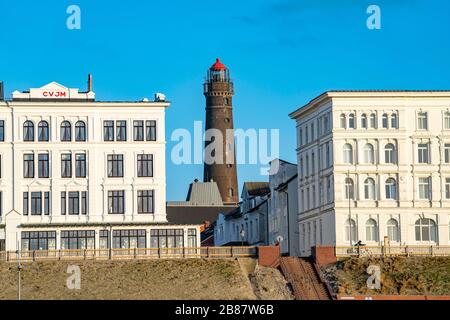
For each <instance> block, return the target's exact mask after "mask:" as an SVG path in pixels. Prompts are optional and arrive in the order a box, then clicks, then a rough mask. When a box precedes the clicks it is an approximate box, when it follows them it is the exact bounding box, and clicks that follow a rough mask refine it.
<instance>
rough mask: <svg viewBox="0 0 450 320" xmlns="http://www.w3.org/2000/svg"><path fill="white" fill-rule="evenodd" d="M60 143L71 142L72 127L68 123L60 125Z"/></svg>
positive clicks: (64, 122)
mask: <svg viewBox="0 0 450 320" xmlns="http://www.w3.org/2000/svg"><path fill="white" fill-rule="evenodd" d="M61 141H72V125H71V124H70V122H69V121H63V122H62V123H61Z"/></svg>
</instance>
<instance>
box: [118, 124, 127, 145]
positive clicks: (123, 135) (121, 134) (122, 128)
mask: <svg viewBox="0 0 450 320" xmlns="http://www.w3.org/2000/svg"><path fill="white" fill-rule="evenodd" d="M116 141H127V122H126V121H125V120H118V121H116Z"/></svg>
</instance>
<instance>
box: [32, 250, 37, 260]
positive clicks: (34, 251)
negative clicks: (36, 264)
mask: <svg viewBox="0 0 450 320" xmlns="http://www.w3.org/2000/svg"><path fill="white" fill-rule="evenodd" d="M32 257H33V259H32V260H33V261H36V250H33V256H32Z"/></svg>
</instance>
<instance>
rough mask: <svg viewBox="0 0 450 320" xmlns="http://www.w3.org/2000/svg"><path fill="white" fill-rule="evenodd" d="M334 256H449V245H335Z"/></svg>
mask: <svg viewBox="0 0 450 320" xmlns="http://www.w3.org/2000/svg"><path fill="white" fill-rule="evenodd" d="M335 250H336V257H338V258H339V257H377V256H433V257H434V256H450V246H337V247H336V248H335Z"/></svg>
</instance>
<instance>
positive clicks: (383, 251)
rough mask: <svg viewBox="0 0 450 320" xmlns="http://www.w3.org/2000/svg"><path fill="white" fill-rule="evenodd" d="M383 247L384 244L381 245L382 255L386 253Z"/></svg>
mask: <svg viewBox="0 0 450 320" xmlns="http://www.w3.org/2000/svg"><path fill="white" fill-rule="evenodd" d="M385 250H386V249H385V247H384V246H381V255H382V256H383V257H384V256H385V255H386V252H385Z"/></svg>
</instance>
